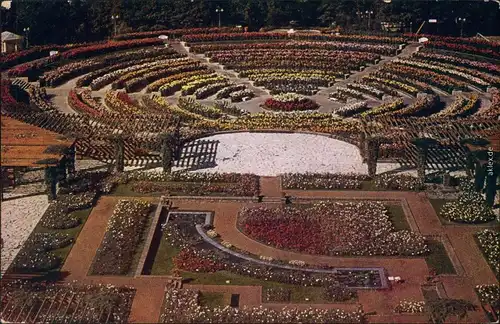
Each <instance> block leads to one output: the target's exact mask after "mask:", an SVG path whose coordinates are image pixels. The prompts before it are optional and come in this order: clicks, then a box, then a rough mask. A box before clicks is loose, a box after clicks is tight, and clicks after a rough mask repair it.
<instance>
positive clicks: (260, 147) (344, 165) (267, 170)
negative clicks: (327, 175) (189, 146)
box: [200, 133, 399, 176]
mask: <svg viewBox="0 0 500 324" xmlns="http://www.w3.org/2000/svg"><path fill="white" fill-rule="evenodd" d="M205 140H209V141H210V140H218V141H219V142H220V143H219V146H218V149H217V155H216V164H217V165H216V166H215V167H213V168H207V169H202V170H200V171H201V172H236V173H254V174H257V175H261V176H274V175H278V174H280V173H286V172H300V173H303V172H333V173H337V172H338V173H350V172H354V173H359V174H367V166H366V164H363V163H362V158H361V155H360V154H359V150H358V148H357V147H356V146H354V145H351V144H349V143H346V142H342V141H339V140H335V139H331V138H328V137H325V136H320V135H309V134H279V133H278V134H272V133H234V134H220V135H214V136H211V137H207V138H205ZM397 168H399V164H396V163H381V164H379V166H378V173H382V172H387V171H390V170H394V169H397Z"/></svg>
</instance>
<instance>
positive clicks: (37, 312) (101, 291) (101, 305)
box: [0, 282, 135, 323]
mask: <svg viewBox="0 0 500 324" xmlns="http://www.w3.org/2000/svg"><path fill="white" fill-rule="evenodd" d="M2 289H3V293H2V299H1V308H0V311H1V318H2V321H9V322H11V323H14V322H17V323H20V322H23V323H50V322H81V323H127V320H128V316H129V313H130V307H131V305H132V299H133V298H134V293H135V292H134V290H133V289H129V288H117V287H114V286H109V285H108V286H102V285H99V286H91V285H54V284H50V283H29V282H24V283H21V284H19V283H14V284H10V285H6V286H3V287H2Z"/></svg>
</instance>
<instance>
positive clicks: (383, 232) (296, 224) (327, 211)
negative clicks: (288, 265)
mask: <svg viewBox="0 0 500 324" xmlns="http://www.w3.org/2000/svg"><path fill="white" fill-rule="evenodd" d="M238 226H239V228H240V229H241V230H242V231H243V232H244V233H245V234H247V235H248V236H250V237H251V238H253V239H256V240H258V241H261V242H264V243H265V244H268V245H271V246H274V247H276V248H282V249H287V250H292V251H297V252H301V253H309V254H320V255H408V256H410V255H421V254H424V253H426V252H427V251H428V249H427V246H426V244H425V242H424V238H423V237H422V236H420V235H418V234H416V233H413V232H410V231H394V227H393V225H392V223H391V221H390V219H389V216H388V215H387V210H386V208H385V207H384V205H383V204H382V203H380V202H359V203H357V202H356V203H354V202H320V203H317V204H314V205H310V206H304V207H302V206H301V207H277V208H269V207H251V208H244V209H242V210H241V212H240V214H239V218H238ZM297 238H300V239H297Z"/></svg>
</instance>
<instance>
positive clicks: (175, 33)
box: [114, 27, 243, 40]
mask: <svg viewBox="0 0 500 324" xmlns="http://www.w3.org/2000/svg"><path fill="white" fill-rule="evenodd" d="M242 31H243V29H241V28H234V27H220V28H219V27H208V28H205V27H202V28H182V29H167V30H153V31H147V32H139V33H128V34H122V35H117V36H115V37H114V39H116V40H127V39H138V38H150V37H158V36H160V35H166V36H169V37H180V36H183V35H190V34H213V33H240V32H242Z"/></svg>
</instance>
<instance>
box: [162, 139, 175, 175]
mask: <svg viewBox="0 0 500 324" xmlns="http://www.w3.org/2000/svg"><path fill="white" fill-rule="evenodd" d="M160 138H161V156H162V159H161V161H162V167H163V172H166V173H170V172H171V171H172V155H173V152H174V149H175V147H174V145H175V144H174V143H175V139H174V137H173V135H172V134H170V133H166V134H161V135H160Z"/></svg>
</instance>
